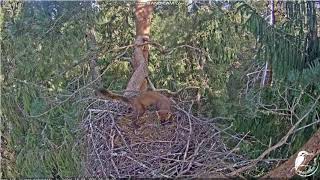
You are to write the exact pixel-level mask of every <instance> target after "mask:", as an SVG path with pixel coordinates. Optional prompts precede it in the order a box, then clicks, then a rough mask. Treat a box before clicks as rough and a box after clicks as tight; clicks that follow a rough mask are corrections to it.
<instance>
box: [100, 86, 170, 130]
mask: <svg viewBox="0 0 320 180" xmlns="http://www.w3.org/2000/svg"><path fill="white" fill-rule="evenodd" d="M96 95H97V96H99V97H102V98H107V99H110V98H111V99H117V100H120V101H123V102H125V103H128V104H129V105H131V107H132V114H131V115H130V117H131V118H134V120H137V119H138V118H139V117H141V116H142V115H143V114H144V113H145V111H146V110H147V108H148V107H149V106H151V105H154V106H155V107H156V109H157V115H158V118H159V119H160V121H161V122H164V121H166V120H168V119H169V118H170V117H171V105H172V101H171V99H169V98H168V97H166V96H164V95H162V94H160V93H158V92H155V91H145V92H141V93H140V94H138V95H137V96H134V97H130V98H127V97H124V96H122V95H119V94H115V93H113V92H111V91H109V90H107V89H103V88H100V89H98V90H97V91H96ZM134 125H135V126H137V125H136V124H135V122H134Z"/></svg>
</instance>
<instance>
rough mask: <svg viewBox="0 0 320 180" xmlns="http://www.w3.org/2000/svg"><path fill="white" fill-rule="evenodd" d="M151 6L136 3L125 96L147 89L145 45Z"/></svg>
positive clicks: (147, 37) (143, 0)
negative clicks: (129, 69) (131, 71)
mask: <svg viewBox="0 0 320 180" xmlns="http://www.w3.org/2000/svg"><path fill="white" fill-rule="evenodd" d="M152 11H153V5H152V4H151V3H150V2H149V1H148V0H137V1H136V10H135V14H136V40H135V49H134V53H133V57H132V59H131V65H132V68H133V74H132V76H131V79H130V81H129V82H128V85H127V88H126V92H125V94H124V95H125V96H128V95H130V94H132V92H140V91H145V90H147V87H148V81H147V77H148V56H149V45H148V44H145V43H146V42H148V41H149V38H150V25H151V15H152Z"/></svg>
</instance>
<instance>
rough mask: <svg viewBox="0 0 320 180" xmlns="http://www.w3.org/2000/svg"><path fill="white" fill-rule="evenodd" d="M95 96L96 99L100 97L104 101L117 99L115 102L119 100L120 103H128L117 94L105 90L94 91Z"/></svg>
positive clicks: (127, 100) (126, 99)
mask: <svg viewBox="0 0 320 180" xmlns="http://www.w3.org/2000/svg"><path fill="white" fill-rule="evenodd" d="M95 94H96V96H98V97H102V98H104V99H117V100H120V101H123V102H126V103H128V102H129V99H128V98H126V97H124V96H122V95H119V94H116V93H113V92H111V91H109V90H107V89H104V88H99V89H98V90H96V91H95Z"/></svg>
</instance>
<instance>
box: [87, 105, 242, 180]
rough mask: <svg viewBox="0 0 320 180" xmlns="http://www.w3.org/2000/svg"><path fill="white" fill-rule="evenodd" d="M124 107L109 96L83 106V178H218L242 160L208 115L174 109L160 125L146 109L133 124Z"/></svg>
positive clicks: (125, 106)
mask: <svg viewBox="0 0 320 180" xmlns="http://www.w3.org/2000/svg"><path fill="white" fill-rule="evenodd" d="M129 109H130V108H129V107H128V105H126V104H124V103H122V102H119V101H112V100H97V101H95V102H93V103H92V104H91V105H89V106H88V107H87V111H86V113H85V116H84V118H83V121H82V124H81V126H82V129H83V132H84V136H83V137H84V139H83V142H82V144H83V145H84V146H85V149H86V158H85V161H84V162H85V169H86V171H85V175H86V176H90V177H117V178H123V177H132V176H135V177H223V175H224V174H227V173H230V172H231V171H233V170H234V169H235V168H237V166H239V163H240V164H241V162H242V160H243V158H241V157H240V156H238V155H235V154H234V153H232V151H230V150H228V148H227V147H226V145H225V144H224V143H223V142H222V137H221V131H220V130H219V128H217V123H216V121H214V120H212V119H211V120H210V119H203V118H197V117H194V116H192V115H191V113H190V110H189V111H185V110H183V109H180V108H178V107H176V109H177V110H176V111H175V112H174V113H173V116H172V118H171V120H170V121H168V122H166V123H164V124H161V123H160V122H159V120H158V119H157V116H156V113H155V111H152V110H150V111H147V112H146V113H145V115H144V116H143V117H141V118H140V119H139V120H138V124H139V126H140V127H139V128H134V127H133V126H132V124H131V123H132V120H131V119H129V118H126V115H127V114H128V113H130V112H129ZM189 109H191V108H189Z"/></svg>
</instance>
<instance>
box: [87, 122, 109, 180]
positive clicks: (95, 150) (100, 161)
mask: <svg viewBox="0 0 320 180" xmlns="http://www.w3.org/2000/svg"><path fill="white" fill-rule="evenodd" d="M89 126H90V130H91V133H90V136H91V140H92V144H93V148H94V152H95V153H96V156H97V158H98V160H99V163H100V166H101V168H102V169H103V175H104V176H105V177H106V176H107V175H106V173H105V172H106V169H105V168H104V166H103V164H102V160H101V158H100V155H99V153H98V152H97V148H96V143H95V142H94V139H93V136H92V133H93V132H94V131H93V128H92V124H91V123H90V124H89Z"/></svg>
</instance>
